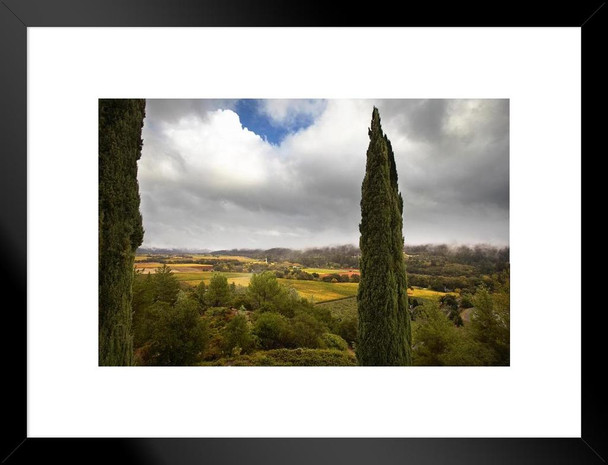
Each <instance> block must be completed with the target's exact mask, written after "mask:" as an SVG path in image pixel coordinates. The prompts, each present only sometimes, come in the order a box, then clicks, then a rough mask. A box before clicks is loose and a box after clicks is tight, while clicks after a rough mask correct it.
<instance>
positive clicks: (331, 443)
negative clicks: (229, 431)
mask: <svg viewBox="0 0 608 465" xmlns="http://www.w3.org/2000/svg"><path fill="white" fill-rule="evenodd" d="M1 3H2V5H0V51H1V55H0V60H1V62H2V72H1V73H0V82H1V84H2V85H1V87H0V88H1V92H2V100H1V105H0V118H1V119H0V131H1V135H2V137H1V148H0V152H1V156H0V176H1V181H2V182H1V183H0V215H1V217H0V238H1V239H2V242H1V244H2V252H3V253H2V257H3V260H2V264H1V267H2V271H3V273H2V277H3V279H2V283H3V288H4V289H5V290H6V291H7V292H10V299H7V300H5V301H4V305H3V307H4V310H5V311H4V312H3V322H2V327H3V329H4V331H3V337H2V338H0V340H1V341H2V342H1V343H2V348H3V352H2V353H3V355H4V357H3V364H4V366H5V369H4V376H3V378H4V382H3V383H2V384H3V390H4V392H5V394H4V396H3V415H2V423H3V431H5V432H7V433H5V434H4V436H3V438H2V447H1V451H0V460H1V461H2V464H4V463H7V464H12V463H36V462H35V460H39V458H43V459H46V460H48V459H49V458H52V459H53V460H57V461H59V462H60V463H82V462H83V461H85V460H88V457H92V458H95V459H99V460H102V461H106V462H108V463H109V462H110V461H112V462H114V461H118V462H119V463H170V464H189V463H211V464H219V463H251V462H253V463H266V464H273V463H276V464H286V463H289V464H319V463H328V464H329V463H332V464H335V463H349V464H358V463H366V464H367V463H375V464H392V463H395V464H396V463H415V464H427V463H467V464H477V463H479V464H487V463H492V464H503V463H505V464H507V463H508V464H511V463H517V464H525V463H547V464H561V463H563V464H572V463H578V464H601V463H606V459H607V458H608V447H607V446H606V438H607V434H606V433H607V427H606V421H605V420H606V419H607V418H608V415H607V409H606V404H607V402H606V400H605V395H604V390H605V387H604V385H603V384H602V382H601V378H602V375H603V371H604V369H603V368H602V367H603V366H604V365H605V361H604V360H603V357H601V355H602V354H605V353H606V350H605V346H604V342H603V341H604V339H605V337H602V334H603V333H604V332H605V331H604V328H606V316H605V314H606V312H605V310H604V309H603V308H601V307H599V308H598V307H597V306H596V305H595V304H594V303H593V299H592V298H591V297H587V296H589V295H594V294H595V293H597V292H599V293H601V290H602V289H603V288H602V286H601V282H600V279H602V278H601V276H600V274H599V273H591V272H590V271H589V268H588V267H587V264H588V263H592V262H593V260H594V257H596V259H598V258H597V257H599V256H600V255H601V246H600V245H598V244H601V241H600V234H601V230H600V228H593V227H592V226H591V225H590V223H589V222H588V219H589V217H590V216H591V217H595V216H596V215H597V211H593V212H592V214H590V212H591V209H592V208H593V206H592V203H591V201H592V200H593V199H602V198H605V195H604V196H602V194H603V190H602V183H601V182H593V181H591V179H592V176H593V174H596V175H597V174H598V170H597V169H596V167H595V165H594V162H595V159H594V157H595V156H598V155H601V154H604V156H605V144H603V143H602V142H603V140H602V139H603V136H602V134H603V132H605V129H604V126H605V122H606V118H605V116H604V117H601V116H599V115H605V110H604V109H605V107H606V91H605V82H601V83H600V80H601V79H605V76H604V75H603V74H602V73H601V72H600V71H601V66H602V61H604V59H605V58H604V57H605V51H604V52H602V51H601V48H602V44H605V43H606V37H605V36H606V34H605V31H606V18H607V17H608V6H606V5H605V3H603V2H602V1H601V0H598V1H590V2H577V3H576V4H565V3H563V4H560V3H559V2H537V3H532V2H528V3H525V4H521V5H515V4H511V3H510V2H509V3H508V4H507V3H505V4H500V5H499V4H493V5H490V6H489V4H487V2H486V3H485V4H482V5H478V4H475V3H462V2H450V3H449V4H445V5H437V4H436V2H427V3H426V4H409V3H404V4H402V5H399V9H398V11H393V9H394V6H392V5H393V4H392V3H388V2H387V4H386V5H384V4H383V3H382V2H380V3H378V2H373V4H369V5H367V6H366V7H365V8H357V7H356V6H355V5H354V4H346V3H344V4H342V2H335V3H332V4H329V3H327V2H319V1H307V2H284V1H280V0H258V1H247V0H225V1H217V0H212V1H196V0H180V1H172V0H21V1H18V0H2V1H1ZM488 7H490V8H491V10H488ZM73 26H93V27H95V26H154V27H159V26H166V27H173V26H196V27H209V26H290V27H306V26H380V27H393V26H405V27H408V26H417V27H420V26H473V27H476V26H486V27H487V26H489V27H505V26H516V27H530V26H544V27H577V28H579V27H580V28H581V34H582V70H581V71H582V82H583V87H582V89H583V90H582V95H581V98H582V111H583V113H582V115H583V119H582V141H583V143H582V154H583V158H582V166H583V181H585V182H584V184H583V186H584V188H583V192H582V199H583V204H582V215H583V223H582V225H581V227H582V234H583V247H582V251H581V252H582V257H583V258H582V266H583V273H582V276H577V275H568V270H563V273H564V275H565V276H563V278H564V279H566V280H576V279H582V289H583V292H582V296H583V297H582V299H581V302H582V331H583V333H582V341H583V345H582V379H581V382H582V393H583V394H582V418H581V427H582V436H581V437H580V438H516V439H513V438H511V439H505V438H398V439H388V438H374V439H372V438H332V439H322V438H311V439H302V438H284V439H279V438H259V439H254V438H239V439H235V438H232V439H231V438H221V439H211V438H206V439H198V438H190V439H187V438H173V439H163V438H149V439H144V438H138V439H117V438H114V439H101V438H98V439H92V438H91V439H43V438H29V439H28V438H27V430H26V427H27V397H26V392H27V370H26V368H27V292H28V287H27V86H26V83H27V61H26V57H27V28H28V27H73ZM557 97H558V96H556V98H557ZM602 147H603V150H602ZM596 149H597V150H596ZM595 163H596V162H595ZM600 175H601V173H600ZM566 246H567V245H565V247H566ZM591 253H593V254H594V255H591ZM598 254H600V255H598ZM557 287H558V288H559V286H557ZM29 292H35V289H30V290H29ZM554 298H556V299H561V300H560V301H563V299H567V298H570V299H576V298H577V296H570V297H568V296H567V295H564V294H560V295H555V296H554ZM9 302H10V304H9ZM539 339H540V340H542V337H540V336H539ZM595 356H597V360H596V359H594V357H595ZM320 421H322V419H320ZM522 421H525V419H522Z"/></svg>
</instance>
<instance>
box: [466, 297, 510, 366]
mask: <svg viewBox="0 0 608 465" xmlns="http://www.w3.org/2000/svg"><path fill="white" fill-rule="evenodd" d="M473 303H474V305H475V308H474V311H473V313H472V315H471V333H472V335H473V338H474V339H475V340H477V341H479V342H480V343H482V344H484V345H485V346H487V347H488V348H489V350H490V351H491V353H492V356H491V363H490V364H491V365H509V362H510V348H509V347H510V344H509V339H510V334H509V326H510V314H509V294H508V293H506V292H503V293H500V294H494V295H492V294H490V293H489V292H488V290H487V289H486V288H484V287H482V288H480V289H479V290H478V291H477V293H476V294H475V296H474V298H473Z"/></svg>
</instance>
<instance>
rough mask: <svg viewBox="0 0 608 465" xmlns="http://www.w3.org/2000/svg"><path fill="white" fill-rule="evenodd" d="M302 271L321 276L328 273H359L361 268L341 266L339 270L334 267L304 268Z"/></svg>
mask: <svg viewBox="0 0 608 465" xmlns="http://www.w3.org/2000/svg"><path fill="white" fill-rule="evenodd" d="M302 271H306V272H307V273H310V274H312V273H318V274H319V275H320V276H323V275H326V274H334V273H336V274H347V275H351V274H353V273H356V274H359V270H356V269H354V268H341V269H339V270H335V269H332V268H302Z"/></svg>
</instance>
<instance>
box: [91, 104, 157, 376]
mask: <svg viewBox="0 0 608 465" xmlns="http://www.w3.org/2000/svg"><path fill="white" fill-rule="evenodd" d="M145 105H146V103H145V100H143V99H100V100H99V219H98V221H99V364H100V365H132V364H133V330H132V307H131V301H132V286H133V263H134V259H135V251H136V249H137V247H139V246H140V245H141V243H142V240H143V235H144V231H143V227H142V221H141V214H140V212H139V203H140V197H139V185H138V183H137V160H139V158H140V157H141V148H142V139H141V129H142V127H143V119H144V115H145Z"/></svg>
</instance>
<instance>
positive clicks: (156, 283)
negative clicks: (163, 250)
mask: <svg viewBox="0 0 608 465" xmlns="http://www.w3.org/2000/svg"><path fill="white" fill-rule="evenodd" d="M178 292H179V282H178V281H177V278H176V277H175V274H174V273H173V272H172V270H171V268H170V267H168V266H167V265H166V264H163V265H162V266H160V267H158V268H157V269H156V273H154V274H153V275H152V301H153V302H166V303H168V304H169V305H173V304H175V302H176V301H177V294H178Z"/></svg>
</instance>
